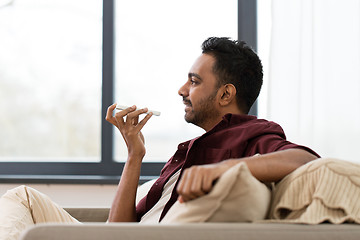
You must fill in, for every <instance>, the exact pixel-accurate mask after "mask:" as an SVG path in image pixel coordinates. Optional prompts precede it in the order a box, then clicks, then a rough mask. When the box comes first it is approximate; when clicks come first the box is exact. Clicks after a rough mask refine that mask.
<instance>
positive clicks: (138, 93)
mask: <svg viewBox="0 0 360 240" xmlns="http://www.w3.org/2000/svg"><path fill="white" fill-rule="evenodd" d="M8 2H9V3H8V4H6V5H3V6H0V11H1V14H0V34H1V36H5V37H2V38H1V39H0V51H1V53H2V54H1V55H0V61H1V64H0V65H1V66H0V85H2V86H0V91H2V93H1V94H0V98H3V99H1V101H0V108H1V110H2V112H3V113H4V112H5V113H6V114H2V115H1V116H0V122H1V124H2V126H5V124H8V125H6V127H5V128H4V130H0V136H1V137H2V139H6V141H3V140H2V141H3V143H2V144H1V146H0V160H1V161H0V181H1V182H24V181H30V182H65V183H66V182H69V183H75V182H76V183H81V182H83V183H100V182H101V183H116V182H117V181H118V179H119V175H120V173H121V171H122V168H123V165H124V156H125V154H124V149H125V150H126V148H124V146H122V144H123V143H122V141H121V140H120V139H119V137H120V134H118V133H114V127H112V126H111V125H110V124H109V123H107V122H106V121H105V120H104V116H105V113H106V109H107V107H108V106H109V105H110V104H111V103H113V102H114V101H116V102H118V103H121V104H125V105H130V104H134V103H135V104H137V105H138V106H140V107H141V106H148V107H149V108H153V109H154V110H158V111H161V112H162V115H161V116H160V117H153V118H152V119H151V124H152V125H150V122H149V124H148V126H146V128H145V129H144V135H145V136H146V140H147V142H148V143H150V142H151V143H152V145H147V149H148V153H150V152H151V154H149V155H147V156H146V159H145V162H144V164H143V168H142V177H141V180H147V179H150V178H153V177H154V176H156V175H158V174H159V171H160V169H161V168H162V166H163V165H164V162H165V161H167V160H168V158H169V157H170V156H171V154H172V153H173V152H174V151H175V148H176V145H177V144H178V143H179V142H181V141H185V140H187V139H189V138H192V137H194V136H196V135H198V134H201V130H199V129H197V128H195V127H192V126H191V125H189V124H186V123H185V121H184V120H183V114H184V112H183V106H182V102H181V99H180V97H179V96H177V90H178V88H179V87H180V86H181V85H182V84H183V83H184V81H185V80H186V78H187V72H188V70H189V68H190V66H191V64H192V63H193V61H194V60H195V58H196V57H197V56H198V55H200V51H201V50H200V44H201V42H202V41H203V40H205V38H207V37H209V36H219V35H222V36H230V37H232V38H237V37H236V36H237V34H239V36H240V38H241V39H245V40H247V39H246V36H249V29H250V32H251V30H252V32H254V31H253V30H254V29H255V27H256V25H255V23H256V20H255V21H254V20H253V19H252V18H249V15H250V16H255V15H256V14H255V7H256V1H252V0H239V1H236V0H231V1H230V0H229V1H225V3H224V2H223V1H219V0H212V1H195V2H193V1H178V2H176V3H174V2H171V4H170V3H169V2H168V1H160V0H156V1H142V2H140V3H139V2H136V4H135V3H133V2H131V1H130V2H127V3H126V2H123V1H116V2H115V1H113V0H104V1H100V0H91V1H85V0H83V1H79V0H77V1H70V0H68V1H60V0H51V1H49V0H42V1H41V0H16V1H8ZM115 3H116V4H115ZM125 4H126V5H125ZM254 6H255V7H254ZM204 8H206V9H207V11H204V10H203V9H204ZM164 9H167V11H164ZM23 12H26V14H22V13H23ZM238 13H239V14H238ZM220 14H222V17H219V16H220ZM214 16H216V17H214ZM101 18H102V19H101ZM242 18H243V19H244V20H241V19H242ZM237 22H242V23H243V24H242V25H241V24H240V25H238V24H237ZM244 22H246V23H247V24H244ZM244 26H245V27H244ZM101 31H102V33H101ZM255 36H256V35H255ZM252 39H254V38H252ZM255 39H256V37H255ZM248 42H249V43H250V44H256V41H253V40H250V41H249V40H248ZM173 45H174V46H176V47H173ZM180 45H183V46H181V48H180ZM101 47H102V49H101ZM4 53H6V54H4ZM3 79H4V80H3ZM144 80H146V81H144ZM168 119H171V120H168ZM169 122H171V123H169ZM150 126H151V127H150ZM179 129H181V130H183V131H180V130H179ZM169 132H171V133H173V134H172V135H168V133H169Z"/></svg>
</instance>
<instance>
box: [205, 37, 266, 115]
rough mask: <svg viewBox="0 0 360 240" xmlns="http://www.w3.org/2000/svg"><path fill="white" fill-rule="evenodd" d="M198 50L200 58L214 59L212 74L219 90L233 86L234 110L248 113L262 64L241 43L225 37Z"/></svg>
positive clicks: (259, 83) (212, 39)
mask: <svg viewBox="0 0 360 240" xmlns="http://www.w3.org/2000/svg"><path fill="white" fill-rule="evenodd" d="M201 48H202V53H203V54H209V55H211V56H213V57H214V58H215V63H214V66H213V71H214V73H215V75H216V77H217V80H218V84H219V87H220V86H222V85H224V84H228V83H231V84H233V85H234V86H235V88H236V102H237V105H238V107H239V108H240V109H241V110H242V111H244V112H245V113H248V112H249V111H250V108H251V106H252V105H253V104H254V102H255V100H256V98H257V97H258V96H259V93H260V89H261V86H262V83H263V69H262V64H261V61H260V59H259V57H258V56H257V54H256V53H255V52H254V51H253V50H252V49H251V48H250V47H249V46H247V45H246V43H245V42H244V41H236V40H231V39H230V38H226V37H221V38H219V37H210V38H208V39H206V40H205V41H204V42H203V44H202V46H201Z"/></svg>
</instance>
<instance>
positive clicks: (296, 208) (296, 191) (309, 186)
mask: <svg viewBox="0 0 360 240" xmlns="http://www.w3.org/2000/svg"><path fill="white" fill-rule="evenodd" d="M359 199H360V165H359V164H355V163H350V162H347V161H342V160H338V159H332V158H327V159H318V160H315V161H312V162H309V163H307V164H305V165H304V166H301V167H300V168H298V169H296V170H295V171H294V172H292V173H291V174H289V175H288V176H286V177H285V178H284V179H283V180H282V181H281V182H280V183H278V184H277V186H276V187H275V190H274V197H273V202H272V206H271V211H270V217H271V218H272V219H275V220H272V221H273V222H274V221H278V222H294V223H308V224H318V223H322V222H331V223H343V222H356V223H360V201H359Z"/></svg>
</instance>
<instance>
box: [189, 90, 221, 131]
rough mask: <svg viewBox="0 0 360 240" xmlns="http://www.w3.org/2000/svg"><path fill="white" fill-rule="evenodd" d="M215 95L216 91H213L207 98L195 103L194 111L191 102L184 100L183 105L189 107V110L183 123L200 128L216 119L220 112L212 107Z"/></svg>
mask: <svg viewBox="0 0 360 240" xmlns="http://www.w3.org/2000/svg"><path fill="white" fill-rule="evenodd" d="M216 93H217V91H214V93H212V94H211V95H210V96H209V97H207V98H205V99H201V100H200V101H199V102H198V103H197V106H196V110H194V108H193V106H192V103H191V101H190V100H186V99H185V98H184V99H183V101H184V103H185V104H186V105H187V106H190V107H191V110H190V111H188V112H186V113H185V116H184V118H185V121H186V122H188V123H192V124H194V125H196V126H199V127H202V126H204V124H205V123H206V122H208V121H211V119H213V118H216V117H218V116H219V115H220V112H219V111H218V110H217V109H216V108H215V106H214V105H215V104H214V102H215V97H216Z"/></svg>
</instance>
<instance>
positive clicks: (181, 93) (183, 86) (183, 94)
mask: <svg viewBox="0 0 360 240" xmlns="http://www.w3.org/2000/svg"><path fill="white" fill-rule="evenodd" d="M178 94H179V95H180V96H182V97H186V96H187V91H186V83H185V84H184V85H182V86H181V88H180V89H179V91H178Z"/></svg>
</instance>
